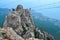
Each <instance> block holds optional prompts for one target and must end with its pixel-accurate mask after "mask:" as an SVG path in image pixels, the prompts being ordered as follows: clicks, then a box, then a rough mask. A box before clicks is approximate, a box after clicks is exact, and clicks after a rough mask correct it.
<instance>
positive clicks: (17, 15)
mask: <svg viewBox="0 0 60 40" xmlns="http://www.w3.org/2000/svg"><path fill="white" fill-rule="evenodd" d="M3 26H4V28H8V27H9V28H12V29H13V30H14V31H13V30H12V31H13V32H16V34H17V35H19V36H21V37H22V38H24V39H29V38H37V39H38V40H44V33H42V32H41V31H40V30H39V29H38V28H36V27H35V26H34V22H33V20H32V16H31V14H30V12H29V10H28V9H23V6H22V5H18V6H17V8H16V10H13V11H10V12H9V14H8V15H7V16H6V20H5V22H4V25H3ZM10 31H11V30H10ZM13 32H12V33H13ZM12 35H13V34H12ZM7 36H8V35H7ZM46 38H47V37H46ZM10 39H11V38H10Z"/></svg>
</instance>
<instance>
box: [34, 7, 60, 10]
mask: <svg viewBox="0 0 60 40" xmlns="http://www.w3.org/2000/svg"><path fill="white" fill-rule="evenodd" d="M53 8H60V6H58V7H50V8H42V9H40V8H39V9H34V10H45V9H53Z"/></svg>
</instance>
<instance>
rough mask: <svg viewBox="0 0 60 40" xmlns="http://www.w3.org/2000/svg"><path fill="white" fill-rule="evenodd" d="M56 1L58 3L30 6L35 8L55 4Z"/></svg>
mask: <svg viewBox="0 0 60 40" xmlns="http://www.w3.org/2000/svg"><path fill="white" fill-rule="evenodd" d="M57 3H59V4H60V2H55V3H51V4H46V5H39V6H35V7H32V8H37V7H43V6H49V5H54V4H57Z"/></svg>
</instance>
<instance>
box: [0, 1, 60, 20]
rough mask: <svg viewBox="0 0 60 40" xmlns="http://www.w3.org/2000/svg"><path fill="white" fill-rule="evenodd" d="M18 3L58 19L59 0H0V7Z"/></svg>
mask: <svg viewBox="0 0 60 40" xmlns="http://www.w3.org/2000/svg"><path fill="white" fill-rule="evenodd" d="M18 4H21V5H23V6H24V8H31V9H33V10H36V11H37V12H40V13H42V14H43V15H45V16H47V17H50V18H54V19H58V20H60V0H0V8H9V9H11V8H16V6H17V5H18Z"/></svg>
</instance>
